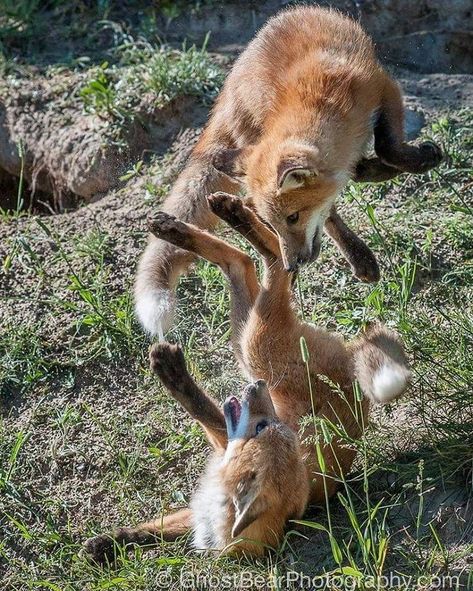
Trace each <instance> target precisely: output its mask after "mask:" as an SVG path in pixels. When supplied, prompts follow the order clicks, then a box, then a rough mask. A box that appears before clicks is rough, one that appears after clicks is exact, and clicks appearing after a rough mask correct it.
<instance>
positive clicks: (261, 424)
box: [256, 421, 268, 435]
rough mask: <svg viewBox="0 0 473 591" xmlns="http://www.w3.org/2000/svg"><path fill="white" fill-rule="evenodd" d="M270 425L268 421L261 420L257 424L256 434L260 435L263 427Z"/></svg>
mask: <svg viewBox="0 0 473 591" xmlns="http://www.w3.org/2000/svg"><path fill="white" fill-rule="evenodd" d="M267 426H268V421H260V422H259V423H258V424H257V425H256V435H259V434H260V433H261V431H262V430H263V429H265V428H266V427H267Z"/></svg>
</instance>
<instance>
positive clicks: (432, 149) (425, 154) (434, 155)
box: [419, 142, 443, 172]
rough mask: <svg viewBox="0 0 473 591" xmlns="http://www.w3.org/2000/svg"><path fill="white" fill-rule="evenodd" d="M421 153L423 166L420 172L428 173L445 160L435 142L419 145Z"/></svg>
mask: <svg viewBox="0 0 473 591" xmlns="http://www.w3.org/2000/svg"><path fill="white" fill-rule="evenodd" d="M419 151H420V154H421V159H422V164H421V168H420V170H419V172H426V171H427V170H430V169H431V168H434V167H435V166H437V165H438V164H440V162H442V159H443V153H442V150H441V149H440V147H439V146H437V144H434V142H424V143H422V144H420V145H419Z"/></svg>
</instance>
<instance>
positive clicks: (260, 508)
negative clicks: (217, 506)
mask: <svg viewBox="0 0 473 591" xmlns="http://www.w3.org/2000/svg"><path fill="white" fill-rule="evenodd" d="M261 491H262V487H261V483H259V482H258V481H257V478H256V474H255V473H254V472H251V473H250V474H248V475H247V476H246V478H245V479H244V480H240V482H239V483H238V486H237V494H236V495H235V496H234V497H233V504H234V505H235V523H234V524H233V528H232V537H233V538H236V537H237V536H239V535H240V534H241V532H242V531H243V530H245V529H246V528H247V527H248V526H250V525H251V524H252V523H253V522H254V521H256V519H258V517H259V516H260V515H261V514H262V513H264V511H265V510H266V509H267V504H266V501H265V499H264V498H263V497H262V495H261Z"/></svg>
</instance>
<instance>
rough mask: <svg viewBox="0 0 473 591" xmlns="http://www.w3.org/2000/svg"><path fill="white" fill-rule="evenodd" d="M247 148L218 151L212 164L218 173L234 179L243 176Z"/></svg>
mask: <svg viewBox="0 0 473 591" xmlns="http://www.w3.org/2000/svg"><path fill="white" fill-rule="evenodd" d="M248 150H249V148H229V149H227V150H220V151H219V152H217V154H215V156H214V157H213V159H212V164H213V165H214V167H215V168H216V169H217V170H218V171H219V172H223V173H224V174H226V175H227V176H229V177H231V178H234V179H238V180H240V179H242V178H243V177H244V176H245V159H246V156H247V155H248Z"/></svg>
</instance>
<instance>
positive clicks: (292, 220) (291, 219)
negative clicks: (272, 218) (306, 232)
mask: <svg viewBox="0 0 473 591" xmlns="http://www.w3.org/2000/svg"><path fill="white" fill-rule="evenodd" d="M298 221H299V212H298V211H295V212H294V213H291V215H288V216H287V218H286V222H287V223H288V224H289V225H290V226H292V225H293V224H297V222H298Z"/></svg>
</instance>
